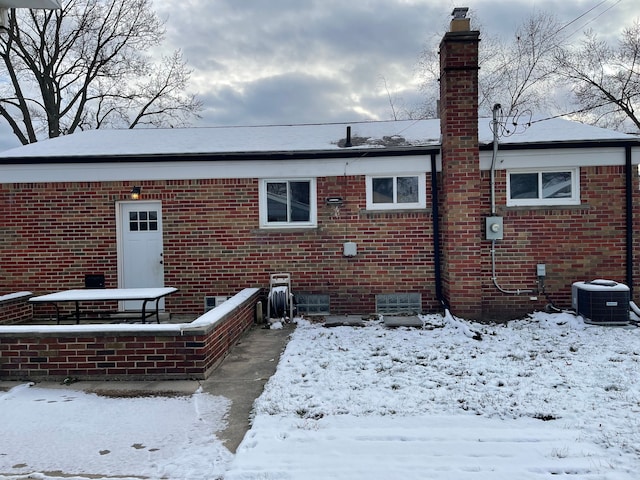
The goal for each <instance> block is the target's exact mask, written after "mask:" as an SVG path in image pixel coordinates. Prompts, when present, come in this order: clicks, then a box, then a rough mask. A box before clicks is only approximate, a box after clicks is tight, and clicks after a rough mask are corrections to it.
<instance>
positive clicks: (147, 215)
mask: <svg viewBox="0 0 640 480" xmlns="http://www.w3.org/2000/svg"><path fill="white" fill-rule="evenodd" d="M149 230H152V231H153V230H158V212H156V211H153V210H152V211H139V212H129V231H131V232H146V231H149Z"/></svg>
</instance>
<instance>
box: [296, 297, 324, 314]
mask: <svg viewBox="0 0 640 480" xmlns="http://www.w3.org/2000/svg"><path fill="white" fill-rule="evenodd" d="M295 301H296V307H297V308H298V313H303V314H305V315H329V313H330V311H331V310H330V308H329V303H330V298H329V295H325V294H311V293H297V294H296V297H295Z"/></svg>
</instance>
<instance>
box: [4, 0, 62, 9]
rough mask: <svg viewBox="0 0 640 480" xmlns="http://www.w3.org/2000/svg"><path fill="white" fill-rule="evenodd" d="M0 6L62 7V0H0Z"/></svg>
mask: <svg viewBox="0 0 640 480" xmlns="http://www.w3.org/2000/svg"><path fill="white" fill-rule="evenodd" d="M0 8H47V9H57V8H62V0H0Z"/></svg>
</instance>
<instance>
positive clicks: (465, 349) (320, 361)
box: [0, 313, 640, 480]
mask: <svg viewBox="0 0 640 480" xmlns="http://www.w3.org/2000/svg"><path fill="white" fill-rule="evenodd" d="M425 325H426V327H427V328H425V329H408V328H397V329H389V328H386V327H384V326H383V325H382V324H381V323H380V322H378V321H371V322H368V323H367V326H365V327H362V328H354V327H335V328H326V327H323V326H322V325H320V324H314V323H310V322H308V321H306V320H299V321H298V327H297V329H296V330H295V332H294V334H293V337H292V339H291V341H290V342H289V344H288V346H287V349H286V351H285V353H284V354H283V355H282V357H281V360H280V363H279V365H278V369H277V372H276V374H275V375H274V376H273V377H272V378H271V379H270V381H269V382H268V383H267V385H266V388H265V391H264V393H263V394H262V396H261V397H260V398H259V399H258V400H257V401H256V403H255V418H254V424H253V428H252V429H251V431H250V432H249V433H248V434H247V435H246V437H245V439H244V441H243V442H242V444H241V445H240V447H239V449H238V452H237V453H236V454H235V456H234V455H232V454H231V453H229V452H228V451H227V450H226V449H225V448H224V446H223V445H222V444H221V443H220V442H219V441H218V440H217V439H216V438H215V433H216V431H219V430H220V428H221V424H222V422H223V421H224V415H225V414H226V412H227V409H228V401H226V400H225V399H223V398H220V397H213V396H210V395H208V394H206V393H197V394H196V395H194V396H192V397H190V398H138V399H113V398H101V397H97V396H95V395H86V394H82V393H78V392H72V393H70V391H65V390H57V389H56V390H47V389H40V388H37V387H28V386H26V385H25V386H20V387H17V388H15V389H13V390H11V391H10V392H7V393H0V425H2V435H1V436H0V479H22V478H26V477H25V475H24V474H27V473H32V472H40V473H36V474H33V473H32V475H31V476H30V477H29V478H36V479H48V478H58V477H61V476H62V474H60V473H56V472H63V473H67V474H71V475H77V476H78V478H81V477H82V476H83V475H85V477H86V474H88V473H94V474H98V475H103V476H108V475H109V476H116V475H119V476H121V477H124V478H129V477H134V476H137V477H140V476H145V477H148V478H168V479H217V478H222V476H223V475H224V478H225V480H257V479H270V480H275V479H296V480H297V479H300V480H303V479H304V480H310V479H329V478H331V479H345V480H346V479H349V480H353V479H367V480H377V479H380V480H383V479H384V480H387V479H390V478H402V479H403V480H407V479H434V480H440V479H453V480H464V479H491V480H496V479H509V480H513V479H518V480H521V479H543V478H558V477H564V478H575V479H580V480H591V479H593V480H595V479H599V480H622V479H624V480H627V479H635V478H637V476H638V473H637V472H638V471H639V470H640V415H639V414H640V386H639V385H638V382H637V379H638V376H639V374H640V329H638V328H636V327H628V328H627V327H599V326H588V325H584V324H583V323H582V322H581V321H580V320H579V319H577V318H576V317H574V316H573V315H571V314H553V315H551V314H543V313H537V314H535V315H533V316H532V317H531V318H530V319H525V320H517V321H513V322H510V323H509V324H508V325H504V326H481V325H470V324H468V323H464V322H460V321H457V320H455V319H453V318H451V317H449V318H446V319H443V318H441V317H438V316H429V317H425ZM475 331H478V332H479V333H480V334H481V340H477V339H473V338H472V337H473V336H474V332H475ZM116 419H117V422H116V421H115V420H116ZM179 420H182V422H180V421H179ZM116 424H117V425H119V426H120V427H121V428H116V427H115V425H116ZM124 426H127V428H124ZM52 429H55V432H53V433H48V432H49V431H50V430H52ZM101 452H102V453H101Z"/></svg>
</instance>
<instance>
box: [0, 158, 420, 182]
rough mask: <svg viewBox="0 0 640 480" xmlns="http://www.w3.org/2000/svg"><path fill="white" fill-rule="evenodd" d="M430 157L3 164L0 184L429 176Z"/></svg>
mask: <svg viewBox="0 0 640 480" xmlns="http://www.w3.org/2000/svg"><path fill="white" fill-rule="evenodd" d="M429 158H430V157H429V156H428V155H407V156H392V157H360V158H339V159H338V158H328V159H326V158H323V159H317V160H306V159H305V160H242V161H241V160H236V161H233V160H231V161H227V160H225V161H199V162H198V161H190V160H185V161H179V162H124V163H82V164H77V163H59V164H19V165H12V164H2V163H0V183H4V184H7V183H49V182H111V181H136V180H191V179H204V178H273V177H287V178H295V177H301V178H302V177H304V178H309V177H335V176H343V175H384V174H394V175H398V174H403V173H418V172H429V171H430V169H431V163H430V159H429Z"/></svg>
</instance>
